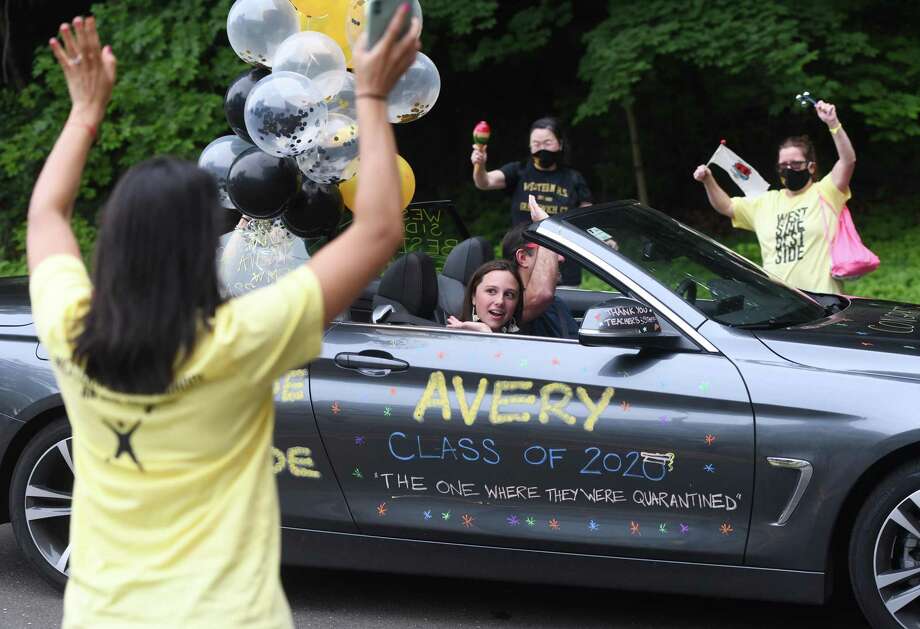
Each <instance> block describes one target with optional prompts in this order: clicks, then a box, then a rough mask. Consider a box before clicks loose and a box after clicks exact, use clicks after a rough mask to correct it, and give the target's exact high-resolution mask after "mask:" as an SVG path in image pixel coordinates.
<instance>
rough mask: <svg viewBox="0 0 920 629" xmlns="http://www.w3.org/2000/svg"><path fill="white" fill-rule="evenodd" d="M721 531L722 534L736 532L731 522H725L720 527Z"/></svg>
mask: <svg viewBox="0 0 920 629" xmlns="http://www.w3.org/2000/svg"><path fill="white" fill-rule="evenodd" d="M719 532H720V533H721V534H722V535H731V534H732V533H734V532H735V529H734V528H732V525H731V523H730V522H723V523H722V526H720V527H719Z"/></svg>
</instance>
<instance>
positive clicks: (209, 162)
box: [198, 135, 252, 210]
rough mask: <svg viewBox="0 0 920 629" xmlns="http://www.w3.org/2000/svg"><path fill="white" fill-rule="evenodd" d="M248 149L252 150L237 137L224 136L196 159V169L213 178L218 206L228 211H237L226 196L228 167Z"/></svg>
mask: <svg viewBox="0 0 920 629" xmlns="http://www.w3.org/2000/svg"><path fill="white" fill-rule="evenodd" d="M249 148H252V144H250V143H249V142H246V141H245V140H241V139H240V138H239V136H237V135H225V136H223V137H219V138H217V139H216V140H214V141H213V142H211V143H210V144H208V145H207V146H206V147H205V149H204V150H203V151H201V155H200V156H199V157H198V167H199V168H201V169H203V170H205V171H207V172H209V173H211V175H213V176H214V179H215V180H216V181H217V192H218V194H219V195H220V204H221V206H223V207H225V208H227V209H228V210H235V209H237V207H236V206H235V205H233V201H231V200H230V195H229V194H227V174H228V173H229V172H230V165H231V164H232V163H233V160H235V159H236V158H237V156H239V154H240V153H242V152H243V151H245V150H246V149H249Z"/></svg>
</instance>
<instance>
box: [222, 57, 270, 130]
mask: <svg viewBox="0 0 920 629" xmlns="http://www.w3.org/2000/svg"><path fill="white" fill-rule="evenodd" d="M269 74H271V70H267V69H265V68H253V69H252V70H247V71H246V72H243V73H242V74H241V75H239V76H238V77H236V78H235V79H233V83H231V84H230V87H229V88H227V94H226V95H225V96H224V113H225V114H227V122H228V123H229V124H230V128H231V129H233V132H234V133H236V134H237V135H238V136H240V137H241V138H242V139H244V140H246V141H247V142H249V143H250V144H254V142H253V141H252V138H251V137H249V133H248V132H247V131H246V121H245V120H244V119H243V110H244V109H245V108H246V97H247V96H249V92H251V91H252V88H253V87H255V84H256V83H258V82H259V81H261V80H262V79H264V78H265V77H267V76H268V75H269Z"/></svg>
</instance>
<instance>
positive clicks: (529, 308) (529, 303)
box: [502, 195, 578, 339]
mask: <svg viewBox="0 0 920 629" xmlns="http://www.w3.org/2000/svg"><path fill="white" fill-rule="evenodd" d="M528 206H529V208H530V220H531V221H534V222H536V221H542V220H543V219H544V218H547V216H548V214H547V213H546V212H545V211H544V210H543V208H541V207H540V206H539V205H538V204H537V201H536V199H534V196H533V195H530V196H529V198H528ZM529 226H530V223H519V224H518V225H515V226H514V227H512V228H511V229H510V230H509V231H508V233H507V234H505V237H504V238H503V239H502V256H503V257H504V258H505V259H507V260H510V261H511V263H512V264H514V265H515V266H516V267H517V270H518V274H519V275H520V276H521V281H522V282H523V284H524V311H523V315H522V317H521V319H522V323H523V325H521V331H522V332H523V333H524V334H532V335H533V336H549V337H553V338H564V339H575V338H578V322H577V321H575V318H574V317H573V316H572V311H571V310H569V308H568V306H566V305H565V302H564V301H562V300H561V299H559V298H558V297H556V285H557V284H558V283H559V265H560V264H561V263H562V262H565V258H563V257H562V256H561V255H559V254H557V253H556V252H554V251H551V250H549V249H547V248H546V247H541V246H540V245H538V244H536V243H534V242H527V241H525V240H524V230H525V229H527V228H528V227H529Z"/></svg>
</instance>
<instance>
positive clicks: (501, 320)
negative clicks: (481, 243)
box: [447, 260, 524, 334]
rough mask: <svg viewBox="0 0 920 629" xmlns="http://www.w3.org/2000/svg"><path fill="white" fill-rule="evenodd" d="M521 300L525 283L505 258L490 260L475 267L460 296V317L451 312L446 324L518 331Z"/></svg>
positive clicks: (496, 330) (476, 328)
mask: <svg viewBox="0 0 920 629" xmlns="http://www.w3.org/2000/svg"><path fill="white" fill-rule="evenodd" d="M523 303H524V284H523V282H521V277H520V275H518V272H517V269H515V268H514V265H513V264H511V263H510V262H508V261H507V260H492V261H491V262H486V263H485V264H483V265H482V266H481V267H479V268H478V269H476V272H475V273H473V277H471V278H470V283H469V284H467V287H466V294H465V295H464V297H463V312H462V313H461V314H460V318H459V319H458V318H457V317H454V316H453V315H451V316H450V317H449V318H448V319H447V326H448V327H450V328H460V329H463V330H473V331H476V332H502V333H512V334H513V333H514V332H518V331H519V329H520V328H518V321H521V315H522V312H523Z"/></svg>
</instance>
